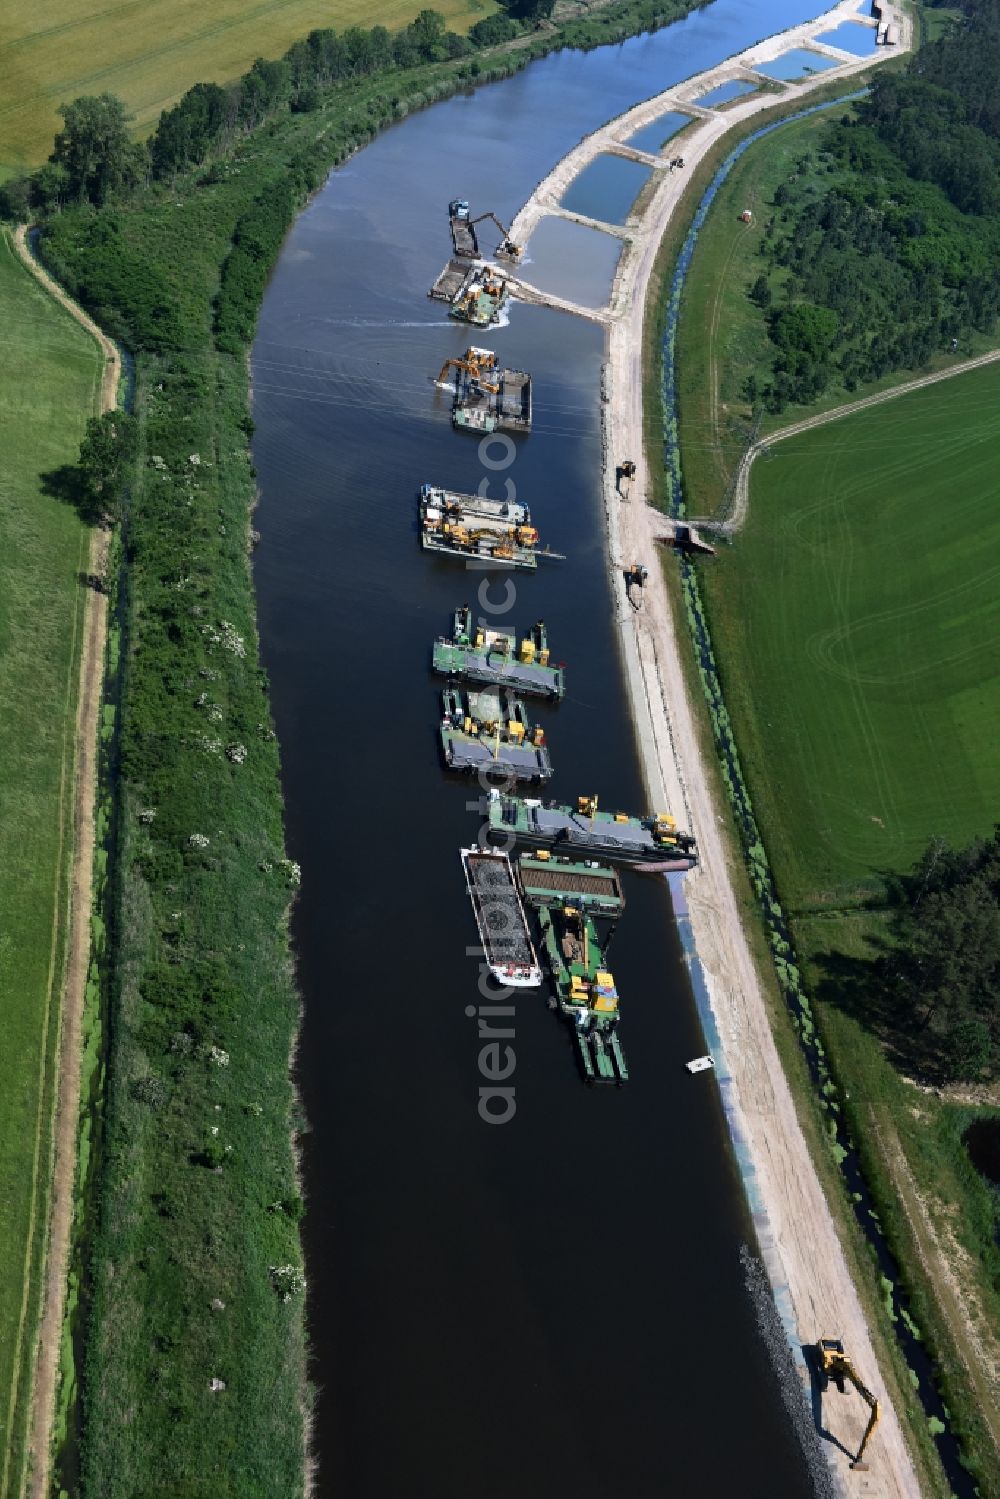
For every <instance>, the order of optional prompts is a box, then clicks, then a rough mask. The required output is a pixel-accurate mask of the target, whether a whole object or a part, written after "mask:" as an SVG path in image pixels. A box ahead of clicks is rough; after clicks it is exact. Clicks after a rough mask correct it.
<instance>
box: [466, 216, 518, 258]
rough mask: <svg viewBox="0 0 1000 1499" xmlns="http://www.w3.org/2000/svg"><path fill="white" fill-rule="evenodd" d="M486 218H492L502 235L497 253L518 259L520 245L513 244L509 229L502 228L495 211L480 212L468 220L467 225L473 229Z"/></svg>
mask: <svg viewBox="0 0 1000 1499" xmlns="http://www.w3.org/2000/svg"><path fill="white" fill-rule="evenodd" d="M486 219H492V220H493V222H494V224H496V226H497V228H498V229H499V230H500V234H501V236H502V238H501V240H500V247H499V249H498V250H497V254H498V255H503V256H506V257H507V259H509V260H518V259H519V258H520V255H521V246H520V245H515V243H514V241H513V240H512V239H511V237H510V231H509V230H508V229H505V228H504V226H503V225H502V224H501V222H500V220H499V219H498V218H497V216H496V214H495V213H481V214H480V215H479V217H478V219H470V220H469V227H470V228H471V229H474V228H475V227H476V225H477V224H482V223H483V222H484V220H486Z"/></svg>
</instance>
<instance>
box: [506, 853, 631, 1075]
mask: <svg viewBox="0 0 1000 1499" xmlns="http://www.w3.org/2000/svg"><path fill="white" fill-rule="evenodd" d="M544 862H545V861H544V860H538V859H527V860H526V859H525V858H524V857H523V856H522V858H521V860H520V863H519V866H518V881H519V883H520V885H521V888H522V890H523V891H524V894H525V901H526V903H527V905H528V906H529V907H533V908H534V910H535V911H536V913H537V917H538V925H539V931H540V934H541V952H542V956H543V958H544V960H545V964H546V967H547V968H548V970H549V974H550V976H551V978H552V983H553V986H554V988H555V992H556V1004H557V1005H558V1008H559V1009H560V1010H561V1012H562V1014H563V1015H564V1016H565V1018H566V1019H567V1020H568V1021H569V1022H570V1025H571V1026H572V1030H573V1042H574V1046H575V1049H576V1054H577V1058H578V1060H579V1063H580V1067H581V1070H582V1072H583V1076H584V1077H585V1078H586V1080H587V1082H589V1083H617V1084H619V1085H621V1084H622V1083H626V1082H628V1064H627V1062H626V1060H625V1053H624V1051H623V1049H622V1044H621V1040H620V1038H619V1035H618V1020H619V1004H618V989H617V987H616V985H615V980H614V976H613V974H612V973H611V971H610V969H609V968H608V965H607V950H608V945H609V943H610V941H611V937H612V935H613V933H614V929H615V922H616V921H617V919H618V917H619V916H620V915H621V913H622V911H623V910H624V908H625V897H624V895H623V894H622V890H621V885H620V883H619V881H618V876H617V875H616V874H615V873H614V871H613V870H609V869H602V868H601V867H600V866H595V865H592V864H574V863H573V862H572V861H571V860H569V859H563V860H560V861H559V863H558V870H557V871H556V870H549V871H541V872H539V871H538V870H537V869H536V868H535V867H534V866H535V865H537V864H539V863H542V864H544ZM557 872H558V880H557V881H556V883H557V884H558V885H559V886H560V887H561V888H559V889H556V888H555V887H554V886H553V885H552V884H551V883H550V884H548V885H545V884H542V885H539V883H538V882H539V879H549V880H550V879H551V876H552V875H553V874H556V873H557ZM595 885H596V886H598V887H600V888H598V889H595ZM599 899H603V900H604V901H605V903H606V908H605V910H604V911H603V912H602V911H600V910H599V909H598V907H597V904H596V902H597V900H599ZM602 916H603V917H604V918H606V919H605V920H604V921H603V922H602V931H603V933H604V935H603V936H602V935H601V933H600V932H599V931H598V926H597V922H598V920H600V919H601V918H602Z"/></svg>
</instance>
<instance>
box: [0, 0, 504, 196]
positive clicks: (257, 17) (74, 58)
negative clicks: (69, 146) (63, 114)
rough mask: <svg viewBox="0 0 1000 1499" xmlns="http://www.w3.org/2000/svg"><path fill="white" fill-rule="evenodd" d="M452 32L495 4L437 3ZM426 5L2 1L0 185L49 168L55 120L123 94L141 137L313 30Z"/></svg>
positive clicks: (412, 0) (386, 17)
mask: <svg viewBox="0 0 1000 1499" xmlns="http://www.w3.org/2000/svg"><path fill="white" fill-rule="evenodd" d="M433 8H434V9H435V10H437V11H439V12H440V13H441V14H442V15H443V16H445V17H446V18H447V21H448V25H449V26H450V27H451V29H452V30H454V31H466V30H468V28H469V26H470V25H471V24H472V23H473V21H475V20H478V19H480V18H481V17H482V16H484V15H488V14H490V13H491V12H492V11H493V10H495V9H496V6H495V5H494V4H493V3H492V0H434V7H433ZM421 9H423V5H422V3H421V0H376V3H375V4H370V3H368V4H366V3H365V0H211V3H209V4H206V3H205V0H110V3H106V0H50V3H49V4H46V5H39V4H37V0H4V4H3V6H2V7H0V176H8V175H10V173H11V172H13V171H18V170H21V169H22V168H24V167H27V166H33V165H35V164H37V163H38V162H40V161H44V160H45V158H46V157H47V156H48V153H49V151H50V150H51V149H52V138H53V136H54V134H55V132H56V130H57V129H58V128H59V124H60V121H59V118H58V116H57V114H56V111H57V109H58V107H59V105H60V104H61V103H65V102H67V101H69V100H71V99H75V98H76V97H77V96H78V95H80V94H100V93H104V92H108V93H112V94H117V95H118V96H119V97H120V98H121V99H124V101H125V103H126V105H127V106H128V108H129V111H130V112H131V113H132V114H133V115H134V117H135V128H136V130H137V131H138V133H139V134H146V133H147V132H148V131H150V130H152V128H153V127H154V126H155V124H156V120H157V117H158V116H159V114H160V111H161V110H163V109H165V108H167V107H168V106H169V105H171V104H174V103H175V102H176V101H177V100H178V99H179V98H180V96H181V94H183V93H184V92H185V90H187V89H189V88H190V87H191V86H192V84H195V83H207V82H210V81H215V82H217V83H226V82H228V81H229V80H231V79H233V78H237V77H238V76H239V75H240V74H241V73H244V72H245V71H246V69H247V68H248V67H249V66H250V64H251V63H252V62H253V60H254V58H256V57H268V58H274V57H278V56H280V55H281V53H283V52H284V51H286V50H287V48H288V47H290V46H291V44H292V42H294V41H296V40H297V39H298V38H299V37H303V36H305V35H306V34H307V33H308V32H309V31H311V30H313V28H314V27H318V26H333V27H335V28H336V29H337V30H342V29H343V28H345V27H347V26H373V25H375V24H376V23H378V24H381V25H383V26H387V27H388V28H389V29H390V31H392V30H396V29H398V28H399V27H402V26H405V25H406V24H407V22H409V21H412V20H413V17H414V16H415V15H416V14H417V13H418V11H420V10H421Z"/></svg>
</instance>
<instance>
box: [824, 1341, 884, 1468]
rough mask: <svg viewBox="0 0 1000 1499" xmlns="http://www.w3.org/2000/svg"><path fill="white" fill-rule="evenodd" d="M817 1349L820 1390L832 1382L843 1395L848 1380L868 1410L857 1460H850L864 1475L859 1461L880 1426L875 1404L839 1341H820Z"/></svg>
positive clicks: (876, 1403)
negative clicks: (873, 1433) (866, 1423)
mask: <svg viewBox="0 0 1000 1499" xmlns="http://www.w3.org/2000/svg"><path fill="white" fill-rule="evenodd" d="M816 1347H817V1352H818V1354H819V1374H820V1380H821V1383H822V1388H823V1389H824V1390H826V1389H827V1388H828V1387H829V1384H830V1380H831V1379H832V1380H833V1382H834V1384H835V1385H836V1386H837V1389H838V1390H839V1391H840V1393H841V1394H842V1395H843V1393H844V1382H845V1380H849V1381H850V1382H851V1384H852V1385H853V1386H854V1388H855V1389H856V1390H857V1392H858V1394H859V1395H860V1396H861V1398H862V1400H863V1401H864V1402H865V1404H866V1405H867V1406H868V1411H869V1415H868V1425H867V1426H866V1427H865V1434H864V1436H863V1437H862V1438H861V1446H860V1447H859V1448H858V1451H857V1456H856V1457H853V1458H852V1459H851V1467H852V1468H854V1469H856V1470H857V1471H858V1472H861V1473H865V1472H867V1471H868V1464H867V1463H866V1462H862V1458H863V1457H864V1455H865V1448H866V1447H867V1446H868V1443H869V1441H870V1440H871V1436H872V1432H873V1431H874V1430H875V1428H876V1426H877V1425H878V1422H879V1416H880V1414H881V1411H880V1408H879V1403H878V1400H877V1399H876V1398H875V1396H874V1395H873V1394H872V1392H871V1390H870V1389H869V1388H868V1386H867V1385H866V1384H865V1383H864V1382H863V1381H862V1379H861V1376H860V1375H859V1374H858V1371H857V1369H855V1367H854V1365H853V1363H852V1362H851V1360H850V1359H849V1358H848V1356H847V1354H846V1353H845V1352H844V1345H843V1343H842V1342H841V1341H840V1339H839V1338H820V1340H819V1343H818V1344H817V1345H816Z"/></svg>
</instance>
